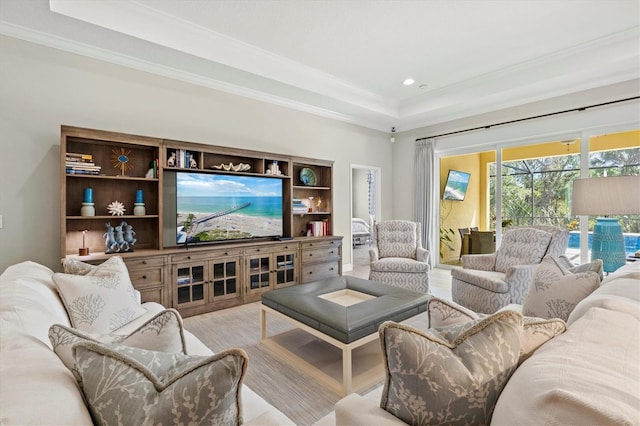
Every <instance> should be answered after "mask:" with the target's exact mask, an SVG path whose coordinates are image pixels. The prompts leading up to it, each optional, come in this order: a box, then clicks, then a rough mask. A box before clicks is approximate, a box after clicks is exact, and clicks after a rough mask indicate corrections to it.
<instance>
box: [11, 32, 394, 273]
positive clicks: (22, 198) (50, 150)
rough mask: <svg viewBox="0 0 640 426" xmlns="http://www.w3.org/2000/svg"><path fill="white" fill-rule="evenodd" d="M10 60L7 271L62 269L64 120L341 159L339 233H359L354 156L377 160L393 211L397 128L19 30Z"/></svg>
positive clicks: (337, 168) (387, 212) (385, 210)
mask: <svg viewBox="0 0 640 426" xmlns="http://www.w3.org/2000/svg"><path fill="white" fill-rule="evenodd" d="M0 64H1V65H0V148H1V151H0V158H2V162H1V166H0V215H2V216H3V225H4V227H3V229H0V271H3V270H4V269H5V268H6V267H7V266H8V265H11V264H13V263H16V262H20V261H24V260H33V261H36V262H39V263H42V264H45V265H47V266H49V267H51V268H53V269H56V270H57V269H59V262H60V240H59V239H60V125H61V124H67V125H72V126H80V127H88V128H95V129H103V130H112V131H117V132H124V133H132V134H139V135H146V136H155V137H162V138H170V139H178V140H184V141H193V142H198V143H210V144H215V145H225V146H235V147H240V148H245V149H258V150H263V151H269V152H276V153H283V154H293V155H300V156H306V157H314V158H322V159H327V160H334V161H335V164H334V187H335V190H334V201H333V202H334V212H335V225H334V232H335V234H336V235H344V236H348V235H349V232H350V222H351V220H350V217H349V216H350V213H349V211H350V198H349V193H350V188H349V184H348V182H349V181H350V174H351V166H350V164H351V163H358V164H370V165H373V166H376V167H380V168H381V169H383V170H385V173H383V179H384V180H383V182H382V193H383V199H384V200H386V201H387V202H386V203H385V205H384V206H382V216H383V217H391V209H392V208H391V206H392V205H393V202H392V198H393V197H392V193H391V176H392V173H391V171H390V170H391V167H392V164H391V145H390V143H389V137H388V135H387V134H384V133H381V132H378V131H373V130H368V129H365V128H362V127H359V126H355V125H351V124H348V123H343V122H339V121H335V120H330V119H325V118H321V117H317V116H314V115H311V114H307V113H302V112H298V111H293V110H290V109H287V108H283V107H278V106H274V105H271V104H266V103H262V102H258V101H254V100H251V99H247V98H243V97H239V96H235V95H229V94H226V93H222V92H218V91H215V90H211V89H205V88H202V87H198V86H195V85H190V84H187V83H183V82H178V81H174V80H170V79H167V78H164V77H158V76H155V75H151V74H147V73H144V72H140V71H135V70H131V69H128V68H125V67H121V66H117V65H113V64H108V63H104V62H100V61H97V60H93V59H89V58H85V57H81V56H77V55H74V54H70V53H66V52H62V51H58V50H55V49H51V48H47V47H43V46H39V45H35V44H31V43H28V42H24V41H20V40H17V39H13V38H9V37H0ZM338 153H339V154H338ZM346 244H347V247H348V244H349V241H347V243H346ZM343 254H344V257H345V258H344V259H343V263H345V264H348V263H351V259H350V258H349V257H350V250H344V253H343Z"/></svg>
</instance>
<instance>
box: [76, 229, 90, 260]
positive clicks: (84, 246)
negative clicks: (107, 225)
mask: <svg viewBox="0 0 640 426" xmlns="http://www.w3.org/2000/svg"><path fill="white" fill-rule="evenodd" d="M87 231H88V229H82V230H80V232H82V247H80V248H79V249H78V254H79V255H80V256H88V255H89V247H87V244H86V241H85V235H86V233H87Z"/></svg>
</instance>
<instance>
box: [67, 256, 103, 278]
mask: <svg viewBox="0 0 640 426" xmlns="http://www.w3.org/2000/svg"><path fill="white" fill-rule="evenodd" d="M96 268H97V266H96V265H92V264H90V263H86V262H82V261H80V260H76V259H71V258H68V257H67V258H65V259H64V261H63V262H62V270H63V271H64V273H65V274H73V275H86V274H88V273H89V272H91V271H93V270H94V269H96Z"/></svg>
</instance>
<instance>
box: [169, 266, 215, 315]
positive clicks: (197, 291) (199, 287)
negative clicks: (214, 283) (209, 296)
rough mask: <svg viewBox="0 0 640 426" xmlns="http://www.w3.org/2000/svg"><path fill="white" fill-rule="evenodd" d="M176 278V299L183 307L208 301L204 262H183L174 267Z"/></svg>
mask: <svg viewBox="0 0 640 426" xmlns="http://www.w3.org/2000/svg"><path fill="white" fill-rule="evenodd" d="M172 276H173V277H174V279H175V280H176V287H175V288H176V295H175V297H176V301H177V305H178V306H181V307H186V306H193V305H200V304H204V303H205V302H206V292H207V288H206V282H205V280H206V277H205V265H204V264H188V265H187V264H182V265H176V266H174V267H173V275H172Z"/></svg>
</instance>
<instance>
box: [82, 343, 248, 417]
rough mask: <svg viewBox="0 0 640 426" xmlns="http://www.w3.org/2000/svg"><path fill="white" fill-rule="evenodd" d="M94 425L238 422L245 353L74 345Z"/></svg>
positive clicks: (245, 363) (94, 344)
mask: <svg viewBox="0 0 640 426" xmlns="http://www.w3.org/2000/svg"><path fill="white" fill-rule="evenodd" d="M74 349H75V358H76V367H77V369H78V373H79V374H80V376H81V377H82V391H83V393H84V396H85V399H86V401H87V405H88V406H89V410H90V411H91V416H92V418H93V421H94V423H96V424H100V425H105V424H124V423H126V424H132V425H156V424H210V425H222V424H224V425H238V424H241V423H242V406H241V401H240V389H241V387H242V381H243V379H244V375H245V373H246V371H247V363H248V358H247V354H246V353H245V352H244V351H243V350H241V349H230V350H226V351H224V352H220V353H218V354H216V355H212V356H189V355H182V354H171V353H165V352H155V351H147V350H143V349H138V348H132V347H127V346H118V345H102V344H98V343H94V342H82V343H78V344H77V345H76V346H75V347H74Z"/></svg>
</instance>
